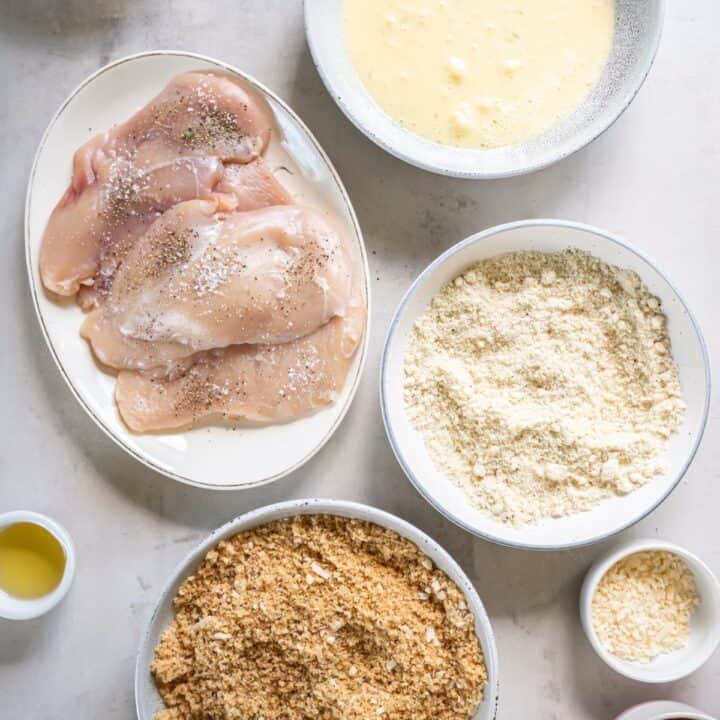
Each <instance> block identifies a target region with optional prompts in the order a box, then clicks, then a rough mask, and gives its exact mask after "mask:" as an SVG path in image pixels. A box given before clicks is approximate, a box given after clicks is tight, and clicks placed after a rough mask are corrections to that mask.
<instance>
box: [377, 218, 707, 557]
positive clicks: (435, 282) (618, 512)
mask: <svg viewBox="0 0 720 720" xmlns="http://www.w3.org/2000/svg"><path fill="white" fill-rule="evenodd" d="M568 248H576V249H578V250H581V251H586V252H588V253H590V254H591V255H593V256H595V257H597V258H599V259H600V260H602V261H603V262H605V263H608V264H610V265H615V266H618V267H621V268H627V269H630V270H633V271H635V272H636V273H637V274H638V275H639V277H640V279H641V280H642V282H643V283H644V284H645V286H646V287H647V288H648V290H649V291H650V292H651V293H652V294H653V295H655V296H656V297H657V298H658V299H659V300H660V303H661V307H662V312H663V313H664V314H665V316H666V317H667V326H668V335H669V339H670V342H671V345H672V354H673V358H674V360H675V363H676V364H677V368H678V373H679V379H680V385H681V391H682V395H683V399H684V401H685V404H686V412H685V416H684V419H683V422H682V425H681V427H680V428H679V431H678V432H676V433H674V434H672V435H671V436H670V438H669V442H668V446H667V451H666V453H665V458H664V460H665V466H666V470H665V472H664V473H662V474H660V475H656V476H655V477H654V478H653V479H651V480H649V481H648V482H647V483H646V484H645V485H643V486H641V487H639V488H637V489H636V490H634V491H633V492H631V493H629V494H627V495H624V496H612V497H610V498H608V499H606V500H603V501H602V502H600V503H599V504H598V505H596V506H595V507H594V508H593V509H591V510H588V511H585V512H579V513H575V514H572V515H567V516H564V517H560V518H553V519H545V520H542V521H540V522H538V523H536V524H529V525H522V526H514V525H509V524H504V523H502V522H500V521H499V520H496V519H494V518H493V517H491V516H490V515H489V514H487V513H484V512H483V511H481V510H480V509H477V508H475V507H474V506H473V505H472V504H471V503H470V501H469V500H468V498H467V496H466V495H465V492H464V491H463V490H461V489H460V488H459V487H458V486H457V485H456V484H455V483H454V482H453V481H452V480H451V479H450V478H448V477H447V476H446V475H445V474H444V473H443V472H442V471H441V470H439V469H438V468H437V467H436V466H435V464H434V463H433V461H432V459H431V457H430V455H429V453H428V451H427V449H426V447H425V442H424V438H423V436H422V434H421V433H420V432H419V431H418V430H417V429H415V427H414V426H413V423H412V421H411V419H410V417H409V415H408V413H407V410H406V408H405V403H404V398H403V386H404V359H405V354H406V352H407V349H408V347H409V344H410V340H411V336H412V331H413V327H414V324H415V322H416V321H417V319H418V318H419V317H420V316H421V315H422V314H423V312H424V311H425V309H426V308H427V306H428V305H429V303H430V302H431V300H432V298H433V297H434V296H435V295H436V294H437V293H438V292H439V291H440V289H441V288H442V287H443V286H444V285H445V284H446V283H448V282H449V281H451V280H453V279H454V278H456V277H457V276H458V275H459V274H461V273H462V272H463V271H464V270H465V269H467V268H468V267H469V266H471V265H473V264H475V263H477V262H479V261H481V260H484V259H487V258H490V257H493V256H496V255H500V254H503V253H508V252H514V251H538V252H558V251H562V250H565V249H568ZM380 396H381V405H382V413H383V419H384V422H385V427H386V430H387V435H388V439H389V441H390V444H391V446H392V448H393V451H394V452H395V455H396V457H397V459H398V461H399V463H400V465H401V466H402V468H403V470H404V471H405V474H406V475H407V476H408V478H409V479H410V480H411V482H412V483H413V484H414V485H415V487H416V489H417V490H418V491H419V492H420V494H421V495H423V496H424V497H425V499H426V500H428V502H430V504H431V505H433V506H434V507H435V508H436V509H437V510H438V511H439V512H441V513H443V514H444V515H445V516H446V517H448V518H449V519H450V520H452V521H453V522H455V523H456V524H457V525H459V526H460V527H462V528H464V529H466V530H467V531H469V532H471V533H473V534H475V535H478V536H479V537H483V538H485V539H487V540H490V541H492V542H497V543H500V544H502V545H508V546H511V547H518V548H523V549H531V550H559V549H564V548H572V547H580V546H583V545H588V544H591V543H595V542H599V541H601V540H604V539H606V538H608V537H610V536H612V535H614V534H616V533H618V532H620V531H621V530H624V529H625V528H627V527H629V526H630V525H632V524H634V523H636V522H638V521H639V520H641V519H642V518H644V517H645V516H646V515H647V514H648V513H650V512H651V511H652V510H654V509H655V508H656V507H657V506H658V505H659V504H660V503H661V502H662V501H663V500H665V499H666V498H667V497H668V495H669V494H670V493H671V492H672V490H673V489H674V488H675V487H676V486H677V484H678V483H679V482H680V480H681V479H682V477H683V475H684V474H685V472H686V470H687V468H688V466H689V465H690V462H691V461H692V459H693V457H694V455H695V452H696V451H697V448H698V446H699V443H700V440H701V437H702V434H703V431H704V429H705V425H706V422H707V417H708V409H709V401H710V365H709V359H708V353H707V348H706V346H705V341H704V339H703V337H702V333H701V331H700V328H699V327H698V325H697V322H696V320H695V318H694V317H693V315H692V312H691V311H690V309H689V308H688V306H687V305H686V304H685V302H684V300H683V299H682V297H681V296H680V294H679V293H678V291H677V290H676V289H675V287H674V286H673V284H672V283H671V281H670V280H669V279H668V278H667V277H666V276H665V275H664V274H663V272H662V271H661V270H659V269H658V268H657V267H656V266H655V265H654V264H653V263H652V261H651V260H649V259H648V258H647V257H646V256H645V255H644V254H643V253H641V252H640V251H639V250H637V249H636V248H634V247H632V246H631V245H629V244H628V243H626V242H625V241H624V240H621V239H620V238H617V237H615V236H613V235H611V234H609V233H607V232H605V231H603V230H600V229H597V228H593V227H590V226H587V225H582V224H579V223H573V222H569V221H563V220H525V221H519V222H515V223H510V224H507V225H500V226H498V227H494V228H490V229H488V230H485V231H483V232H480V233H477V234H476V235H472V236H471V237H469V238H467V239H466V240H464V241H462V242H460V243H458V244H457V245H455V246H454V247H452V248H450V249H449V250H448V251H447V252H445V253H444V254H443V255H441V256H440V257H439V258H437V259H436V260H435V261H434V262H433V263H431V264H430V265H429V266H428V267H427V268H426V269H425V270H424V271H423V272H422V273H421V274H420V276H419V277H418V278H417V279H416V280H415V282H414V283H413V285H412V286H411V287H410V289H409V290H408V291H407V293H406V295H405V297H404V298H403V300H402V301H401V303H400V306H399V307H398V309H397V311H396V313H395V316H394V318H393V320H392V323H391V325H390V330H389V333H388V336H387V340H386V344H385V350H384V353H383V359H382V364H381V379H380Z"/></svg>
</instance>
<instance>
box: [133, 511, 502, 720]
mask: <svg viewBox="0 0 720 720" xmlns="http://www.w3.org/2000/svg"><path fill="white" fill-rule="evenodd" d="M317 514H330V515H340V516H342V517H348V518H355V519H359V520H367V521H369V522H373V523H375V524H377V525H381V526H382V527H386V528H389V529H390V530H394V531H395V532H396V533H398V534H399V535H402V536H403V537H405V538H407V539H408V540H410V541H411V542H412V543H414V544H415V545H416V546H417V547H418V548H420V550H422V551H423V552H424V553H426V554H427V555H428V556H429V557H430V558H431V559H432V560H433V562H434V563H435V564H436V565H437V567H438V568H440V569H441V570H442V571H443V572H445V573H446V574H447V576H448V577H449V578H450V579H451V580H453V581H454V582H455V583H456V584H457V586H458V587H459V588H460V589H461V590H462V591H463V593H464V594H465V598H466V600H467V605H468V607H469V608H470V610H471V611H472V613H473V615H474V616H475V632H476V633H477V636H478V639H479V640H480V643H481V645H482V649H483V653H484V655H485V664H486V666H487V671H488V685H487V687H486V689H485V696H484V698H483V701H482V704H481V705H480V708H479V709H478V712H477V713H476V714H475V716H474V717H473V718H472V720H493V719H494V718H495V716H496V713H497V703H498V657H497V648H496V646H495V637H494V635H493V631H492V628H491V626H490V620H489V619H488V616H487V613H486V612H485V608H484V607H483V604H482V601H481V600H480V598H479V597H478V594H477V592H476V591H475V588H474V587H473V585H472V583H471V582H470V580H469V579H468V577H467V576H466V575H465V573H464V572H463V571H462V570H461V569H460V567H459V565H458V564H457V563H456V562H455V561H454V560H453V559H452V558H451V557H450V555H448V553H447V552H446V551H445V550H443V549H442V548H441V547H440V546H439V545H438V544H437V543H436V542H435V541H434V540H432V539H430V538H429V537H428V536H427V535H426V534H425V533H423V532H422V531H421V530H418V528H416V527H414V526H413V525H410V524H409V523H407V522H405V521H404V520H401V519H400V518H398V517H396V516H395V515H391V514H389V513H386V512H383V511H382V510H377V509H375V508H372V507H369V506H367V505H361V504H359V503H352V502H345V501H342V500H291V501H287V502H282V503H277V504H275V505H269V506H267V507H264V508H260V509H258V510H253V511H252V512H249V513H246V514H245V515H241V516H240V517H238V518H236V519H235V520H232V521H230V522H229V523H227V524H226V525H223V526H222V527H221V528H218V529H217V530H216V531H215V532H214V533H213V534H212V535H210V536H209V537H208V538H207V539H206V540H205V541H204V542H202V543H201V544H200V545H199V546H198V547H197V548H195V550H193V551H192V552H191V553H190V554H189V555H188V556H187V557H186V558H185V559H184V560H183V561H182V562H181V563H180V565H179V566H178V567H177V568H176V569H175V572H174V573H173V575H172V577H171V578H170V580H169V581H168V583H167V584H166V585H165V587H164V588H163V591H162V593H161V595H160V598H159V600H158V603H157V605H156V607H155V610H154V612H153V614H152V617H151V618H150V620H149V622H148V624H147V627H146V629H145V632H144V634H143V637H142V640H141V643H140V650H139V653H138V657H137V663H136V666H135V704H136V708H137V716H138V720H152V718H153V715H154V713H155V712H157V711H158V710H160V709H162V707H163V703H162V701H161V699H160V696H159V695H158V692H157V690H156V689H155V684H154V682H153V679H152V675H151V673H150V665H151V662H152V657H153V653H154V650H155V647H156V646H157V643H158V641H159V640H160V637H161V635H162V633H163V631H164V630H165V628H166V627H167V626H168V625H169V624H170V622H171V621H172V618H173V605H172V603H173V598H174V597H175V595H176V593H177V590H178V588H179V586H180V584H181V583H182V582H183V581H184V580H185V578H187V577H188V576H189V575H190V574H191V573H192V572H193V571H194V569H195V568H196V567H197V566H198V565H199V563H200V562H201V561H202V559H203V558H204V557H205V555H206V554H207V552H208V551H209V550H210V549H211V548H213V547H215V546H216V545H217V543H218V542H220V540H223V539H224V538H227V537H231V536H232V535H236V534H237V533H239V532H241V531H243V530H249V529H251V528H254V527H257V526H258V525H264V524H266V523H269V522H272V521H273V520H279V519H280V518H285V517H291V516H295V515H317Z"/></svg>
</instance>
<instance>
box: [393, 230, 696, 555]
mask: <svg viewBox="0 0 720 720" xmlns="http://www.w3.org/2000/svg"><path fill="white" fill-rule="evenodd" d="M380 395H381V406H382V413H383V419H384V422H385V427H386V431H387V435H388V439H389V441H390V444H391V446H392V448H393V451H394V453H395V455H396V457H397V459H398V461H399V463H400V465H401V466H402V468H403V470H404V471H405V473H406V475H407V476H408V478H409V479H410V481H411V482H412V483H413V484H414V485H415V487H416V489H417V490H418V491H419V492H420V494H421V495H423V496H424V497H425V498H426V500H428V502H430V504H431V505H433V506H434V507H435V508H436V509H437V510H438V511H439V512H441V513H443V514H444V515H445V516H446V517H448V518H449V519H450V520H452V521H453V522H455V523H457V524H458V525H459V526H461V527H463V528H464V529H466V530H468V531H469V532H471V533H473V534H475V535H478V536H479V537H483V538H485V539H487V540H490V541H493V542H497V543H500V544H503V545H508V546H511V547H518V548H523V549H533V550H558V549H564V548H572V547H580V546H584V545H589V544H591V543H595V542H599V541H601V540H603V539H606V538H608V537H610V536H612V535H614V534H616V533H618V532H620V531H622V530H624V529H626V528H627V527H629V526H631V525H632V524H634V523H636V522H638V521H639V520H641V519H642V518H644V517H645V516H646V515H648V514H649V513H650V512H651V511H652V510H654V509H655V508H656V507H657V506H658V505H659V504H660V503H661V502H663V500H665V499H666V498H667V497H668V496H669V495H670V493H671V492H672V490H673V489H674V488H675V487H676V485H677V484H678V483H679V481H680V480H681V479H682V477H683V476H684V474H685V472H686V470H687V468H688V466H689V465H690V463H691V461H692V459H693V457H694V455H695V452H696V451H697V448H698V445H699V443H700V440H701V437H702V434H703V432H704V429H705V425H706V422H707V417H708V409H709V400H710V367H709V360H708V353H707V348H706V345H705V341H704V339H703V336H702V333H701V330H700V328H699V326H698V324H697V322H696V320H695V318H694V316H693V314H692V312H691V311H690V309H689V308H688V306H687V304H686V303H685V302H684V300H683V299H682V297H681V295H680V294H679V292H678V291H677V290H676V288H675V286H674V285H673V284H672V282H671V281H670V280H669V279H668V278H667V276H665V275H664V274H663V272H662V271H661V270H659V269H658V267H657V266H656V265H655V264H654V263H653V262H652V261H651V260H650V259H648V258H647V257H646V256H645V255H644V254H643V253H642V252H641V251H640V250H638V249H636V248H634V247H633V246H632V245H630V244H628V243H627V242H625V241H624V240H622V239H620V238H617V237H615V236H613V235H611V234H609V233H607V232H605V231H603V230H600V229H597V228H593V227H590V226H587V225H582V224H579V223H574V222H568V221H562V220H526V221H519V222H515V223H510V224H507V225H501V226H498V227H494V228H490V229H488V230H485V231H483V232H480V233H477V234H476V235H473V236H471V237H469V238H467V239H466V240H464V241H462V242H460V243H458V244H457V245H455V246H454V247H452V248H450V249H449V250H448V251H447V252H445V253H444V254H443V255H441V256H440V257H439V258H437V259H436V260H435V261H434V262H433V263H431V264H430V265H429V266H428V267H427V268H426V269H425V270H424V271H423V272H422V273H421V274H420V276H419V277H418V278H417V279H416V281H415V282H414V283H413V285H412V286H411V287H410V289H409V290H408V291H407V293H406V295H405V297H404V298H403V300H402V301H401V303H400V305H399V307H398V309H397V311H396V314H395V316H394V318H393V320H392V323H391V326H390V329H389V332H388V336H387V340H386V344H385V349H384V353H383V358H382V364H381V382H380Z"/></svg>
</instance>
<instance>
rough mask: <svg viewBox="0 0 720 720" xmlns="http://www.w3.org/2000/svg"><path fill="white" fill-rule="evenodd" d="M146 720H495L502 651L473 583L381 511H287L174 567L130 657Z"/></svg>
mask: <svg viewBox="0 0 720 720" xmlns="http://www.w3.org/2000/svg"><path fill="white" fill-rule="evenodd" d="M135 697H136V706H137V715H138V718H139V720H204V719H205V718H209V717H218V718H219V717H224V718H261V717H262V718H265V720H275V719H276V718H277V719H278V720H280V718H287V717H324V718H338V719H339V718H343V720H366V719H367V718H370V717H373V718H384V717H387V718H396V717H412V718H415V719H416V720H493V719H494V718H495V716H496V712H497V701H498V660H497V649H496V646H495V639H494V636H493V632H492V629H491V627H490V621H489V619H488V616H487V614H486V612H485V609H484V607H483V604H482V602H481V600H480V598H479V597H478V595H477V592H476V591H475V588H474V587H473V585H472V583H471V582H470V580H469V579H468V577H467V576H466V575H465V574H464V573H463V571H462V570H461V569H460V567H459V566H458V565H457V563H456V562H455V561H454V560H453V559H452V558H451V557H450V556H449V555H448V554H447V552H445V550H443V549H442V548H441V547H440V546H439V545H438V544H437V543H435V542H434V541H433V540H431V539H430V538H429V537H428V536H427V535H425V534H424V533H423V532H422V531H420V530H418V529H417V528H415V527H413V526H412V525H410V524H408V523H407V522H405V521H404V520H401V519H400V518H398V517H395V516H394V515H390V514H388V513H386V512H383V511H381V510H377V509H374V508H371V507H368V506H366V505H360V504H357V503H351V502H344V501H338V500H293V501H287V502H283V503H278V504H276V505H271V506H267V507H264V508H260V509H259V510H255V511H252V512H249V513H247V514H245V515H242V516H241V517H239V518H237V519H235V520H233V521H231V522H229V523H227V524H226V525H224V526H223V527H221V528H219V529H218V530H216V531H215V532H214V533H213V534H212V535H210V536H209V537H208V538H207V540H205V541H204V542H203V543H201V544H200V545H199V546H198V547H197V548H196V549H195V550H194V551H193V552H191V553H190V555H188V556H187V557H186V558H185V560H183V561H182V563H181V564H180V565H179V566H178V568H177V569H176V571H175V572H174V573H173V576H172V577H171V579H170V580H169V582H168V583H167V585H166V586H165V588H164V590H163V592H162V594H161V596H160V599H159V601H158V604H157V606H156V608H155V611H154V613H153V615H152V617H151V619H150V620H149V623H148V625H147V628H146V631H145V634H144V636H143V639H142V642H141V646H140V651H139V654H138V659H137V665H136V672H135Z"/></svg>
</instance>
